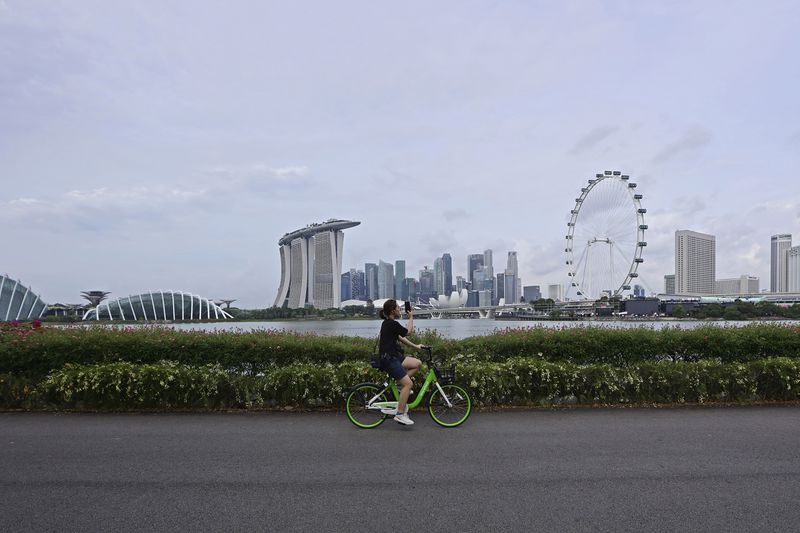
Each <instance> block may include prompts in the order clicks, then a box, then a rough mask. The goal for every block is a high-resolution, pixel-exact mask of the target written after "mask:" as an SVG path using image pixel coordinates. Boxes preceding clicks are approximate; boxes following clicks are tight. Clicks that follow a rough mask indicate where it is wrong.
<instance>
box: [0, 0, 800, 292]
mask: <svg viewBox="0 0 800 533" xmlns="http://www.w3.org/2000/svg"><path fill="white" fill-rule="evenodd" d="M310 6H312V7H313V8H311V9H309V7H310ZM388 9H389V8H388V7H386V6H379V5H371V4H362V3H356V2H348V1H345V2H341V3H336V4H335V5H332V4H328V3H323V2H299V3H292V4H290V5H273V4H269V5H267V4H264V5H260V4H250V5H247V6H245V5H221V4H212V3H210V2H204V1H199V2H196V3H193V4H192V5H191V8H189V7H187V6H181V5H179V4H169V5H163V6H159V9H158V12H157V15H156V14H155V13H154V12H152V11H151V10H150V9H148V8H147V6H141V5H134V4H130V5H126V4H109V3H104V2H94V1H91V0H89V1H87V2H80V3H63V4H49V3H35V2H26V1H21V0H0V46H2V47H3V49H5V50H8V51H9V53H8V54H5V55H3V56H2V57H1V58H0V67H2V70H3V72H4V73H5V74H4V76H3V79H2V80H0V91H2V93H3V95H4V98H2V99H0V116H3V117H4V119H3V121H2V124H0V176H2V183H3V188H2V189H1V190H0V223H2V224H3V227H4V229H5V232H4V246H3V255H2V257H0V272H2V273H8V275H9V276H10V277H11V278H13V279H19V280H20V281H21V283H23V284H24V285H25V286H28V287H31V290H32V291H34V292H35V293H36V294H37V295H40V296H41V297H42V299H44V300H45V301H47V302H48V303H56V302H61V303H78V302H80V301H81V297H80V292H81V291H88V290H104V291H110V292H111V293H112V296H114V297H120V296H127V295H129V294H140V293H142V292H143V291H147V290H154V289H155V288H159V287H161V288H164V287H167V288H174V289H175V290H183V291H191V292H193V293H196V294H202V295H204V296H207V297H210V298H214V299H222V298H228V299H234V298H235V299H237V302H236V305H237V306H240V307H244V308H257V307H263V306H264V305H265V304H266V305H269V304H270V303H272V301H273V300H274V296H275V294H276V293H277V291H278V288H279V283H280V268H281V262H280V260H279V257H278V254H275V253H274V252H275V250H274V243H275V241H276V240H277V239H279V238H280V236H281V235H282V234H283V232H284V231H285V230H286V228H292V227H301V226H303V225H304V224H306V223H307V222H308V221H310V220H314V219H325V218H329V217H344V218H348V219H353V220H360V221H362V226H361V227H360V228H359V229H358V230H357V231H353V232H352V234H350V235H349V236H348V239H347V241H348V242H347V246H345V249H344V257H343V263H344V265H348V266H359V265H362V264H363V262H364V260H372V259H374V260H375V261H376V262H377V261H378V260H379V259H380V258H381V257H383V258H384V260H385V261H389V260H391V261H394V260H395V259H397V258H402V259H404V260H406V261H407V265H406V270H407V272H408V273H410V272H416V271H417V268H418V265H425V264H427V265H429V266H431V267H433V264H432V261H433V260H434V259H435V257H437V256H441V254H442V253H443V252H444V251H447V252H449V253H450V254H451V255H452V258H453V276H454V278H455V277H456V275H462V276H463V275H466V274H467V273H466V272H463V271H462V269H464V268H465V267H466V260H465V259H464V258H466V257H467V255H469V254H477V253H480V252H481V250H486V249H492V250H494V251H495V258H494V262H495V265H494V277H495V280H497V277H498V275H500V274H502V273H503V270H504V269H502V270H501V267H502V266H504V263H505V259H506V258H505V257H503V256H502V255H500V253H501V252H502V253H505V251H507V250H514V251H517V253H518V255H519V265H518V266H519V278H520V279H521V280H522V282H523V284H524V285H529V284H540V285H541V287H542V288H543V289H545V288H546V287H547V286H548V285H550V284H552V283H556V282H558V283H566V282H567V281H568V280H567V279H566V269H565V268H564V253H563V250H564V226H565V223H566V221H567V220H568V217H569V210H570V209H571V208H572V206H573V205H574V199H575V198H576V197H577V194H578V193H579V191H580V188H581V187H582V186H583V185H584V183H585V182H586V179H588V178H591V177H592V176H594V175H595V173H597V172H603V171H604V170H608V169H619V170H622V171H624V172H625V173H626V174H629V175H630V176H631V179H633V180H635V181H636V182H637V183H638V188H639V189H638V190H640V191H641V192H642V193H643V194H644V200H643V207H645V208H646V209H647V224H648V225H649V229H648V234H647V239H648V247H647V249H646V250H645V252H644V259H645V262H644V263H643V265H642V266H641V268H640V269H639V274H640V276H639V278H638V279H637V284H641V285H643V286H644V287H645V288H646V290H647V292H650V291H654V292H660V289H661V287H662V286H663V277H664V275H667V274H671V273H673V269H674V266H673V265H674V258H673V243H674V232H675V231H676V230H678V229H682V228H691V229H692V230H695V231H698V232H703V233H708V234H712V235H715V236H716V254H717V257H719V258H720V260H719V262H718V264H717V272H716V276H717V278H719V279H733V278H736V277H739V276H741V275H743V274H747V275H752V276H757V277H759V278H760V280H761V287H762V288H767V287H769V282H770V281H769V280H770V269H771V264H770V254H771V250H770V238H771V236H772V235H777V234H784V233H785V234H793V235H800V187H798V186H797V185H796V182H797V173H798V168H800V126H798V124H800V108H798V107H797V104H796V97H795V95H796V94H797V93H799V92H800V76H797V75H796V65H795V63H796V62H795V61H794V59H793V58H795V57H797V56H798V55H800V37H798V35H797V34H796V32H795V29H794V21H796V20H798V18H800V6H798V5H797V4H796V3H792V2H783V1H768V2H763V3H759V4H758V5H756V4H747V3H741V4H736V5H735V8H732V7H731V4H730V3H728V2H721V1H709V2H703V3H702V4H698V3H696V2H689V1H685V2H674V3H670V4H668V5H661V4H651V5H639V4H630V3H616V2H591V1H589V2H586V3H581V4H580V5H572V4H569V3H565V4H554V5H544V6H543V5H536V4H525V3H505V4H497V5H495V4H493V5H491V6H489V5H486V4H481V3H474V4H464V3H457V2H444V3H437V4H429V3H422V2H411V3H405V4H402V5H393V6H392V8H391V9H392V10H391V16H387V14H388V13H389V11H388ZM420 15H423V16H420ZM220 20H225V21H226V24H225V26H224V28H220V25H219V21H220ZM476 28H477V31H468V30H471V29H476ZM753 34H758V35H759V36H760V37H759V38H758V39H753V38H752V35H753ZM608 35H614V38H613V39H608V38H606V36H608ZM188 50H191V53H189V52H187V51H188ZM687 80H690V81H687ZM400 191H402V192H400ZM409 277H412V276H410V275H409ZM414 277H415V276H414ZM452 283H453V284H456V281H455V279H454V281H453V282H452ZM376 284H377V280H376ZM542 292H545V291H544V290H543V291H542Z"/></svg>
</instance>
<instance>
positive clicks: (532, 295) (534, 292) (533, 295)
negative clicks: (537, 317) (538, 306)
mask: <svg viewBox="0 0 800 533" xmlns="http://www.w3.org/2000/svg"><path fill="white" fill-rule="evenodd" d="M522 295H523V296H524V297H525V301H526V302H535V301H537V300H541V299H542V291H541V289H540V288H539V286H538V285H528V286H527V287H523V288H522Z"/></svg>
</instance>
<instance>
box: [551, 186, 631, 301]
mask: <svg viewBox="0 0 800 533" xmlns="http://www.w3.org/2000/svg"><path fill="white" fill-rule="evenodd" d="M641 200H642V195H641V194H638V193H637V192H636V184H635V183H633V182H631V181H630V177H629V176H626V175H623V174H622V173H621V172H620V171H618V170H614V171H611V170H606V171H605V172H603V173H602V174H596V175H595V177H594V179H590V180H589V184H588V185H587V186H586V187H583V188H582V189H581V194H580V196H579V197H578V198H576V199H575V207H574V208H573V209H572V211H570V219H569V222H567V227H568V228H569V229H568V232H567V244H566V248H565V249H564V251H565V252H566V254H567V275H568V276H569V277H570V286H569V288H568V290H567V294H570V293H572V292H573V291H574V292H575V295H576V296H578V297H579V298H581V299H586V300H589V299H593V300H596V299H599V298H601V297H603V296H609V297H613V296H619V295H620V294H621V293H622V292H623V291H628V290H630V288H631V286H630V284H631V282H632V280H634V279H635V278H637V277H638V276H639V274H638V272H637V270H638V268H639V265H640V264H642V263H643V262H644V259H642V251H643V249H644V247H645V246H647V242H646V241H645V240H644V232H645V230H646V229H647V224H645V223H644V214H645V213H647V209H644V208H642V204H641Z"/></svg>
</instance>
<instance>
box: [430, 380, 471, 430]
mask: <svg viewBox="0 0 800 533" xmlns="http://www.w3.org/2000/svg"><path fill="white" fill-rule="evenodd" d="M440 386H441V387H442V390H443V391H444V393H445V395H446V396H447V399H445V397H444V396H442V394H441V393H440V392H439V389H437V388H434V389H433V392H432V393H431V397H430V399H428V414H430V415H431V418H433V421H434V422H436V423H437V424H439V425H440V426H444V427H446V428H453V427H456V426H458V425H461V424H463V423H464V422H465V421H466V420H467V418H469V415H470V413H471V412H472V400H471V399H470V397H469V393H468V392H467V391H466V389H464V388H463V387H460V386H459V385H453V384H449V385H440ZM447 400H450V405H448V403H447Z"/></svg>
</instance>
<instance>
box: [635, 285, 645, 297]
mask: <svg viewBox="0 0 800 533" xmlns="http://www.w3.org/2000/svg"><path fill="white" fill-rule="evenodd" d="M633 297H634V298H644V287H642V286H641V285H634V286H633Z"/></svg>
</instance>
